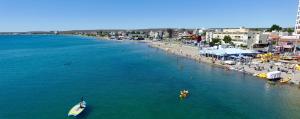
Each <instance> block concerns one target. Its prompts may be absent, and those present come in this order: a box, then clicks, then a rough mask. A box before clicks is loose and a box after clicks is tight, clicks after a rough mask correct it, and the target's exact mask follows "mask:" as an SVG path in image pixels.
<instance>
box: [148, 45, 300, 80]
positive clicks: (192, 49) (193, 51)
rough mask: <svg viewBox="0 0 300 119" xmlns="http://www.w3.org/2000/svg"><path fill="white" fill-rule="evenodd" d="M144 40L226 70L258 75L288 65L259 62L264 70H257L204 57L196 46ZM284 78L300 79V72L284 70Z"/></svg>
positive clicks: (252, 67)
mask: <svg viewBox="0 0 300 119" xmlns="http://www.w3.org/2000/svg"><path fill="white" fill-rule="evenodd" d="M144 42H146V43H148V44H149V46H150V47H154V48H159V49H162V50H164V51H166V52H168V53H172V54H176V55H179V56H183V57H187V58H190V59H193V60H196V61H198V62H204V63H208V64H211V65H214V66H217V67H220V68H224V69H225V70H236V71H239V72H241V73H248V74H250V75H253V76H254V75H256V74H260V73H267V72H270V71H276V70H277V68H287V67H286V66H278V67H276V66H273V67H276V68H272V69H270V68H269V67H270V66H271V64H270V63H259V65H260V67H263V70H261V71H257V70H255V69H254V66H253V65H243V64H239V63H237V64H236V65H226V64H224V63H223V61H220V60H215V59H213V58H210V57H204V56H200V55H199V49H198V47H196V46H188V45H183V44H180V43H170V42H161V41H150V40H145V41H144ZM253 61H255V62H259V61H258V60H257V59H254V60H253ZM287 69H288V68H287ZM281 77H282V79H287V78H289V77H290V78H292V81H298V80H299V78H300V72H299V71H295V72H294V73H292V72H291V71H290V72H282V73H281Z"/></svg>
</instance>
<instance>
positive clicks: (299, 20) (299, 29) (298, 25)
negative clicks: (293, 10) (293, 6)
mask: <svg viewBox="0 0 300 119" xmlns="http://www.w3.org/2000/svg"><path fill="white" fill-rule="evenodd" d="M298 4H299V6H298V12H297V19H296V26H295V35H297V36H300V0H299V3H298Z"/></svg>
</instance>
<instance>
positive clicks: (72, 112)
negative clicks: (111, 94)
mask: <svg viewBox="0 0 300 119" xmlns="http://www.w3.org/2000/svg"><path fill="white" fill-rule="evenodd" d="M80 105H81V106H80ZM85 108H86V102H85V101H82V102H80V103H78V104H77V105H75V106H74V107H72V109H71V110H70V111H69V113H68V116H77V115H79V114H80V113H82V112H83V111H84V109H85Z"/></svg>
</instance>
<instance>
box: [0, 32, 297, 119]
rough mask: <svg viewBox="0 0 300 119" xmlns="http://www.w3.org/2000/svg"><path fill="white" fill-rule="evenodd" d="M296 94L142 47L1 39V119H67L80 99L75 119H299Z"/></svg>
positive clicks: (83, 40)
mask: <svg viewBox="0 0 300 119" xmlns="http://www.w3.org/2000/svg"><path fill="white" fill-rule="evenodd" d="M182 89H188V90H189V91H190V93H191V96H190V97H189V98H188V99H186V100H184V101H181V100H179V99H178V93H179V91H180V90H182ZM299 92H300V90H298V89H297V88H291V87H289V86H281V85H277V86H270V85H268V84H266V82H265V81H263V80H260V79H257V78H255V77H252V76H249V75H244V74H241V73H238V72H231V71H225V70H222V69H219V68H215V67H212V66H210V65H206V64H202V63H197V62H195V61H192V60H189V59H185V58H181V57H178V56H175V55H171V54H166V53H165V52H163V51H160V50H158V49H153V48H149V47H148V46H147V45H146V44H143V43H136V42H115V41H99V40H95V39H92V38H86V37H77V36H54V35H21V36H0V105H1V106H0V118H1V119H68V118H69V117H67V116H66V115H67V113H68V111H69V109H70V108H71V107H72V106H73V105H75V104H76V103H78V101H79V100H80V97H81V96H84V97H85V99H86V101H87V103H88V108H87V110H86V111H85V112H84V113H83V115H82V116H81V117H79V118H80V119H101V118H102V119H208V118H209V119H265V118H268V119H298V118H300V113H299V111H300V93H299Z"/></svg>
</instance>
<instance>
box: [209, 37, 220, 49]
mask: <svg viewBox="0 0 300 119" xmlns="http://www.w3.org/2000/svg"><path fill="white" fill-rule="evenodd" d="M220 44H221V39H219V38H213V39H212V41H211V42H209V46H211V47H212V46H215V45H220Z"/></svg>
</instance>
